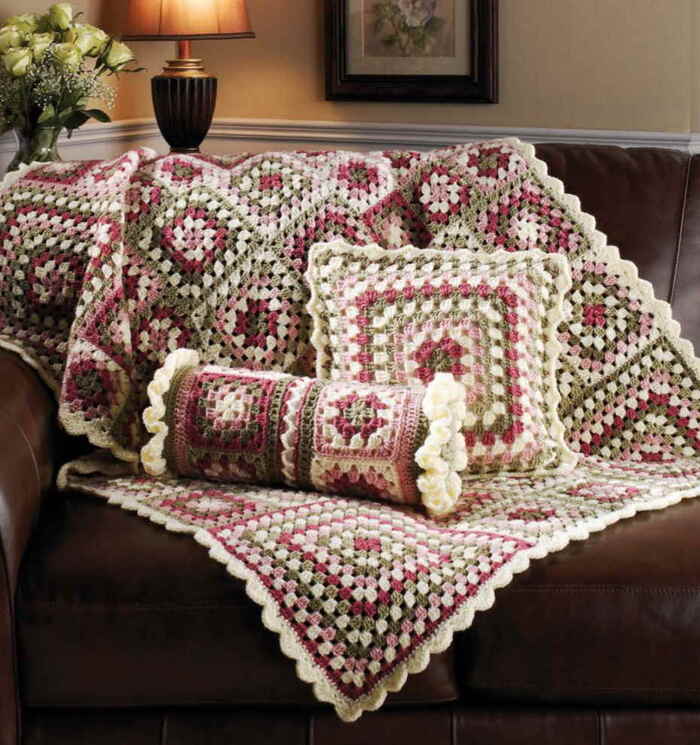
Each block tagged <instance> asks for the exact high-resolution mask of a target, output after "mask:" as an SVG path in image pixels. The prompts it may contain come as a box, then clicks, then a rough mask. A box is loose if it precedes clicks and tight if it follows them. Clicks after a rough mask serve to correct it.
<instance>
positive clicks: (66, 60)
mask: <svg viewBox="0 0 700 745" xmlns="http://www.w3.org/2000/svg"><path fill="white" fill-rule="evenodd" d="M53 54H54V57H55V58H56V59H57V60H58V61H59V62H60V63H61V64H62V65H64V66H65V67H68V68H71V69H77V68H78V67H80V63H81V62H82V60H83V55H82V54H81V52H80V49H78V47H77V46H75V44H70V43H69V42H64V43H63V44H56V46H55V47H54V48H53Z"/></svg>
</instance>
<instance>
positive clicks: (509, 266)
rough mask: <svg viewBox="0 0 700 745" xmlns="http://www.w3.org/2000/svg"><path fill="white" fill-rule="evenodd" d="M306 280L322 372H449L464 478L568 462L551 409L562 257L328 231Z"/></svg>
mask: <svg viewBox="0 0 700 745" xmlns="http://www.w3.org/2000/svg"><path fill="white" fill-rule="evenodd" d="M307 279H308V282H309V286H310V288H311V301H310V303H309V311H310V314H311V316H312V320H313V334H312V341H313V344H314V347H315V348H316V352H317V367H316V375H317V376H318V377H319V378H321V379H323V380H356V381H358V382H361V383H379V384H383V385H386V384H390V383H394V384H397V385H415V384H417V383H423V384H428V383H429V382H430V381H431V380H433V378H434V376H435V374H436V373H438V372H449V373H451V374H453V375H454V377H455V379H456V380H457V381H459V382H461V383H463V384H464V386H465V388H466V391H467V418H466V419H465V427H464V430H463V432H464V437H465V442H466V447H467V468H466V473H465V479H467V478H480V477H481V476H482V475H483V474H484V473H489V472H506V471H507V472H510V473H514V474H518V473H523V474H525V475H526V476H538V475H543V476H547V475H552V474H554V473H561V472H567V471H570V470H571V469H572V468H573V467H574V466H575V464H576V455H575V454H574V453H573V452H572V451H571V450H570V449H569V448H568V446H567V444H566V442H565V440H564V427H563V425H562V423H561V421H560V419H559V415H558V413H557V408H558V405H559V401H560V399H559V392H558V390H557V380H556V375H555V372H556V366H557V360H558V357H559V354H560V351H561V345H560V343H559V339H558V335H557V333H558V332H557V328H558V326H559V323H560V322H561V321H562V319H563V317H564V315H563V302H564V294H565V292H566V291H567V290H568V289H569V287H570V285H571V279H570V272H569V266H568V263H567V261H566V259H565V258H564V257H563V256H559V255H550V254H546V253H543V252H541V251H534V250H533V251H527V252H521V253H515V254H513V253H509V252H506V251H496V252H494V253H492V254H484V253H478V252H474V251H471V250H468V249H467V250H458V251H442V250H440V251H436V250H433V249H417V248H413V247H411V246H406V247H404V248H402V249H397V250H393V251H389V250H385V249H383V248H380V247H379V246H350V245H348V244H346V243H344V242H343V241H336V242H334V243H320V244H317V245H316V246H314V247H312V249H311V253H310V257H309V269H308V272H307Z"/></svg>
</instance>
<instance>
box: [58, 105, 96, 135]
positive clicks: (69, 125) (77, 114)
mask: <svg viewBox="0 0 700 745" xmlns="http://www.w3.org/2000/svg"><path fill="white" fill-rule="evenodd" d="M89 119H90V117H89V116H88V115H87V114H86V113H85V112H84V111H74V112H73V113H72V114H71V115H70V116H69V117H68V118H67V119H66V120H65V122H64V125H65V127H66V129H67V130H68V136H69V137H70V134H71V132H72V130H74V129H78V127H82V126H83V124H85V122H86V121H88V120H89Z"/></svg>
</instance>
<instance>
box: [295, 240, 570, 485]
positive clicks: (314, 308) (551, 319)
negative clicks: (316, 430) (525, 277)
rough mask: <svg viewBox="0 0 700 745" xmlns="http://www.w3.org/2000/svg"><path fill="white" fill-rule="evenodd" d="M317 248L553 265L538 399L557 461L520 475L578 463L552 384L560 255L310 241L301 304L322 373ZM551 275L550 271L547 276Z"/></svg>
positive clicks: (563, 283) (562, 279)
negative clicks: (553, 290)
mask: <svg viewBox="0 0 700 745" xmlns="http://www.w3.org/2000/svg"><path fill="white" fill-rule="evenodd" d="M323 251H330V252H331V253H333V254H335V255H336V256H347V257H350V258H352V257H357V258H367V257H369V258H370V259H380V258H385V257H388V258H392V257H393V258H395V257H396V256H405V257H407V258H408V259H411V258H418V257H425V256H426V255H427V256H429V257H434V258H436V259H445V258H446V257H454V256H457V257H461V256H463V257H464V259H465V260H468V261H471V262H484V263H485V264H494V265H498V264H499V263H505V262H506V261H508V262H512V261H514V260H515V261H517V260H521V261H523V262H526V261H528V259H531V260H532V263H533V264H534V263H535V262H540V263H543V264H544V263H550V264H554V265H556V267H557V272H556V275H555V276H552V277H551V279H552V283H553V284H554V286H555V287H556V288H557V290H558V293H557V298H556V300H555V302H554V303H553V305H552V309H551V312H550V313H549V314H548V315H547V319H546V321H547V323H546V341H545V351H546V355H547V362H548V364H547V365H546V367H545V370H544V376H545V379H546V381H547V385H546V389H545V391H544V394H545V395H544V398H543V401H542V406H543V409H544V411H543V415H544V417H545V420H546V422H547V435H548V437H549V439H550V441H551V443H552V447H553V449H554V450H556V452H557V454H558V460H557V465H556V466H555V467H551V466H549V467H548V466H546V465H543V466H541V467H540V468H537V469H533V470H532V471H523V472H522V475H523V476H525V477H527V478H533V477H537V476H551V475H554V474H563V473H569V472H570V471H572V470H573V469H574V468H575V467H576V464H577V463H578V455H577V454H576V453H574V452H573V450H571V449H570V448H569V445H568V443H567V442H566V429H565V428H564V425H563V423H562V421H561V418H560V416H559V404H560V402H561V394H560V393H559V387H558V384H557V366H558V362H559V357H560V355H561V353H562V351H563V346H562V344H561V342H560V341H559V336H558V333H557V329H558V327H559V324H560V323H561V322H562V321H564V320H565V315H564V298H565V296H566V293H567V292H568V291H569V290H570V289H571V286H572V282H571V269H570V266H569V262H568V260H567V258H566V257H565V256H562V255H561V254H548V253H545V252H544V251H540V250H538V249H534V250H531V251H527V252H520V253H512V252H510V251H505V250H504V249H499V250H497V251H493V252H490V253H489V252H486V251H471V250H470V249H468V248H466V249H458V250H456V251H450V252H447V251H444V250H443V249H437V248H416V247H415V246H404V247H403V248H400V249H385V248H381V247H380V246H378V245H377V244H376V243H373V244H370V245H368V246H353V245H351V244H349V243H347V242H346V241H344V240H342V239H341V240H337V241H331V242H329V243H316V244H315V245H313V246H312V247H311V250H310V251H309V264H308V269H307V271H306V280H307V284H308V285H309V287H310V293H311V297H310V300H309V302H308V303H307V306H306V309H307V311H308V312H309V314H310V315H311V322H312V332H311V344H312V345H313V347H314V349H315V350H316V375H317V376H318V377H322V375H323V373H324V371H325V370H326V369H327V367H328V365H329V364H330V361H331V355H330V352H329V347H330V338H329V336H328V333H327V331H326V329H327V326H328V324H327V322H326V321H324V315H325V302H324V300H323V299H322V298H321V295H320V292H319V285H320V283H321V277H320V276H317V274H318V271H319V267H318V265H317V258H318V255H319V254H320V253H321V252H323ZM550 276H551V275H550ZM503 473H508V475H515V473H514V472H512V471H507V472H506V471H503ZM479 478H483V474H463V476H462V479H463V480H465V481H467V480H470V479H479Z"/></svg>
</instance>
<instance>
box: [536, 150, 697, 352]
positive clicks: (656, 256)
mask: <svg viewBox="0 0 700 745" xmlns="http://www.w3.org/2000/svg"><path fill="white" fill-rule="evenodd" d="M537 155H538V156H539V157H540V158H542V159H543V160H544V161H545V162H546V163H547V165H548V167H549V171H550V173H551V174H552V175H553V176H556V177H557V178H560V179H561V180H562V181H563V182H564V184H565V186H566V189H567V191H568V192H570V193H572V194H576V195H577V196H578V197H579V198H580V199H581V205H582V207H583V209H584V210H585V211H586V212H590V213H591V214H592V215H594V216H595V218H596V221H597V224H598V227H599V228H600V230H602V231H603V232H604V233H606V234H607V236H608V242H609V243H611V244H613V245H615V246H617V247H618V248H619V249H620V253H621V254H622V256H623V258H625V259H630V260H631V261H634V262H635V263H636V265H637V267H638V268H639V273H640V276H642V277H643V278H644V279H647V280H649V281H650V282H651V283H652V284H653V285H654V289H655V290H656V295H657V297H659V298H663V299H664V300H668V301H670V302H671V303H672V304H673V306H674V317H675V318H676V319H677V320H678V321H679V322H680V323H681V327H682V329H683V335H684V336H685V337H686V338H689V339H691V340H692V341H693V342H694V344H695V346H696V347H698V348H700V303H699V302H698V301H699V300H700V291H699V290H698V288H699V287H700V284H699V283H700V167H699V164H698V162H697V159H691V158H690V156H689V155H688V154H687V153H683V152H681V151H678V150H662V149H655V148H629V149H624V148H619V147H595V146H591V145H559V144H542V145H538V146H537ZM686 197H687V199H686ZM686 204H687V207H686Z"/></svg>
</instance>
